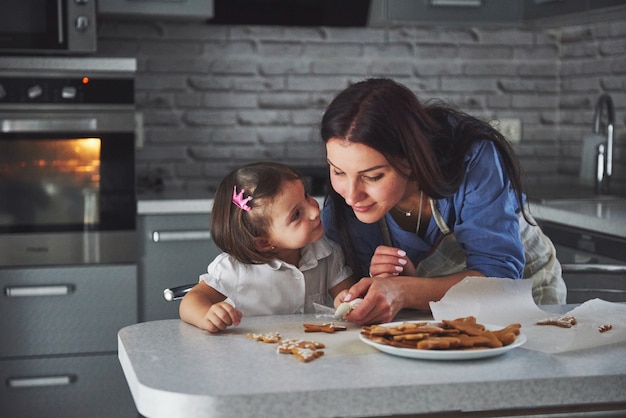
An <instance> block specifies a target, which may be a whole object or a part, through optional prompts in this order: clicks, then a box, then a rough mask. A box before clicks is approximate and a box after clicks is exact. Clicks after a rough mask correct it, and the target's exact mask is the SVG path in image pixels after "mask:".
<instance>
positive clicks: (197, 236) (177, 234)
mask: <svg viewBox="0 0 626 418" xmlns="http://www.w3.org/2000/svg"><path fill="white" fill-rule="evenodd" d="M207 239H211V233H210V232H209V231H154V232H152V241H154V242H173V241H196V240H207Z"/></svg>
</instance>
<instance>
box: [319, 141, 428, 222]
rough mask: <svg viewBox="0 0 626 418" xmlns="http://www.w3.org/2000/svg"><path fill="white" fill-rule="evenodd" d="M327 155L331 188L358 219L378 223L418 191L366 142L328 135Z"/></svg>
mask: <svg viewBox="0 0 626 418" xmlns="http://www.w3.org/2000/svg"><path fill="white" fill-rule="evenodd" d="M326 158H327V161H328V165H329V166H330V181H331V184H332V186H333V189H335V191H336V192H337V193H339V194H340V195H341V197H343V198H344V199H345V201H346V204H347V205H348V206H350V207H351V208H352V210H354V214H355V215H356V217H357V218H358V219H359V220H360V221H361V222H364V223H368V224H371V223H374V222H378V221H379V220H380V219H381V218H382V217H383V216H384V215H385V214H386V213H387V212H389V211H390V210H391V208H393V207H394V206H396V205H398V204H399V203H400V206H402V203H401V202H402V201H403V200H405V199H408V197H409V196H411V194H414V193H416V192H417V188H416V187H413V186H412V187H407V186H408V185H409V184H410V183H409V180H408V179H407V178H406V176H402V175H401V174H400V173H399V172H398V170H396V169H395V168H394V167H393V166H392V165H391V164H389V161H387V158H385V156H384V155H383V154H381V153H380V152H378V151H376V150H375V149H373V148H370V147H368V146H367V145H363V144H358V143H354V142H349V141H346V140H344V139H341V138H331V139H330V140H329V141H328V142H327V143H326ZM407 172H408V169H407ZM411 184H412V183H411Z"/></svg>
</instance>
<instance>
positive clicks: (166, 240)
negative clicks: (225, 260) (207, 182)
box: [138, 202, 220, 322]
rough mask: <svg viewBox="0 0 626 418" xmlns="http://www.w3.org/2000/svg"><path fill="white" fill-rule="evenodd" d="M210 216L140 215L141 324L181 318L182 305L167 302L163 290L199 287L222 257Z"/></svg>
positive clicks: (176, 214)
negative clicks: (212, 232)
mask: <svg viewBox="0 0 626 418" xmlns="http://www.w3.org/2000/svg"><path fill="white" fill-rule="evenodd" d="M140 204H141V202H140ZM210 216H211V214H210V211H206V212H199V213H171V212H170V213H162V214H147V215H141V214H140V216H139V223H138V228H139V234H140V237H141V240H140V241H141V243H140V265H139V268H140V273H139V277H140V279H139V280H140V295H141V297H140V301H139V320H140V321H142V322H143V321H153V320H157V319H175V318H179V315H178V305H179V302H175V301H174V302H167V301H165V299H164V298H163V290H164V289H166V288H170V287H176V286H182V285H185V284H190V283H197V282H198V277H199V276H200V274H203V273H205V272H206V269H207V266H208V265H209V263H210V262H211V261H212V260H213V258H215V256H217V255H218V254H219V253H220V250H219V249H218V248H217V246H216V245H215V244H214V243H213V241H212V240H211V234H210V232H209V223H210Z"/></svg>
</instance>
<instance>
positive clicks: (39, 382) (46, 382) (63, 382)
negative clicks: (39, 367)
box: [7, 375, 76, 388]
mask: <svg viewBox="0 0 626 418" xmlns="http://www.w3.org/2000/svg"><path fill="white" fill-rule="evenodd" d="M74 381H76V377H75V376H71V375H65V376H39V377H10V378H8V379H7V384H8V386H9V387H10V388H34V387H42V386H67V385H70V384H72V383H73V382H74Z"/></svg>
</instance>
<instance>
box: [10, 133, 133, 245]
mask: <svg viewBox="0 0 626 418" xmlns="http://www.w3.org/2000/svg"><path fill="white" fill-rule="evenodd" d="M104 138H106V139H104ZM132 147H133V142H132V141H129V140H128V138H126V137H125V136H124V135H112V134H107V135H105V136H103V137H102V138H99V137H81V138H59V137H56V138H50V137H49V136H48V137H46V138H45V139H42V138H24V137H22V138H19V139H16V138H13V139H10V140H0V232H61V231H81V230H82V231H93V230H123V229H134V227H135V218H134V216H135V199H134V181H133V177H134V167H133V158H132V155H133V148H132ZM129 154H130V156H129Z"/></svg>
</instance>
